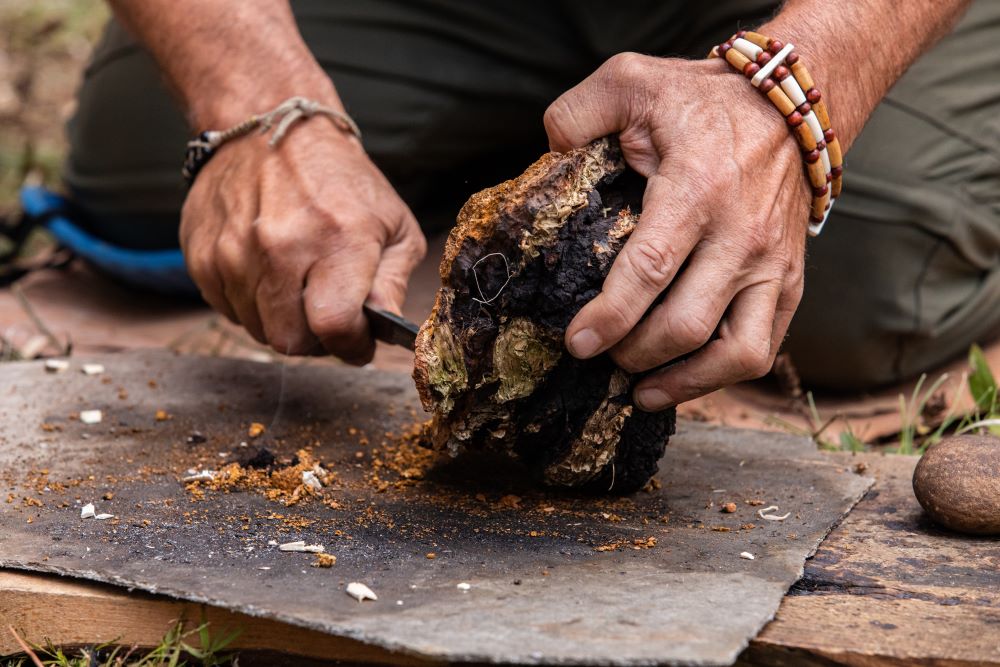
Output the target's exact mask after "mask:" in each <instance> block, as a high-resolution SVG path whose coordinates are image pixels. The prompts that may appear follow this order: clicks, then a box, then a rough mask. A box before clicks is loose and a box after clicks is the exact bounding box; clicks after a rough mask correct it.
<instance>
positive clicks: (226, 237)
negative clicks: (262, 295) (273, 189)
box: [215, 199, 267, 343]
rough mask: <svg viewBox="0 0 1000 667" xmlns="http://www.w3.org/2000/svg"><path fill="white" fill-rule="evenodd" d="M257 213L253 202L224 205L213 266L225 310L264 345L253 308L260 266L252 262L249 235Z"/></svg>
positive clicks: (256, 312)
mask: <svg viewBox="0 0 1000 667" xmlns="http://www.w3.org/2000/svg"><path fill="white" fill-rule="evenodd" d="M257 212H258V209H257V201H256V199H254V200H252V202H250V203H248V202H243V201H242V200H234V201H232V202H230V203H229V204H228V205H227V206H226V213H225V215H226V220H227V224H226V225H225V227H223V229H222V231H221V232H220V233H219V236H218V238H217V239H216V240H215V263H216V266H217V267H218V269H219V275H220V277H221V279H222V285H223V293H224V294H225V297H226V302H227V303H228V305H229V308H230V309H231V310H232V311H233V313H234V314H235V315H236V319H237V321H238V322H239V323H240V324H242V325H243V327H244V328H245V329H246V330H247V331H248V332H249V333H250V335H251V336H253V337H254V339H256V340H257V341H258V342H260V343H264V342H266V341H267V337H266V334H265V332H264V327H263V323H262V321H261V317H260V312H259V310H258V308H257V287H258V285H259V283H260V280H261V269H262V267H261V266H260V263H259V262H257V261H254V256H253V253H254V246H253V241H252V239H251V238H250V233H249V230H250V228H251V226H252V225H253V224H254V223H253V222H251V221H254V220H256V219H257Z"/></svg>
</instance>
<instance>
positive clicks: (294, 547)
mask: <svg viewBox="0 0 1000 667" xmlns="http://www.w3.org/2000/svg"><path fill="white" fill-rule="evenodd" d="M278 549H279V550H280V551H298V552H304V553H310V554H321V553H323V552H324V551H326V548H325V547H324V546H323V545H322V544H306V543H305V541H304V540H298V541H296V542H285V543H284V544H279V545H278Z"/></svg>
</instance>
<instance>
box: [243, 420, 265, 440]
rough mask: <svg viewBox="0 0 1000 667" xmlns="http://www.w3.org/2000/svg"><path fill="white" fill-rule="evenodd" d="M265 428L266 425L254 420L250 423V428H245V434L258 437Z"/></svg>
mask: <svg viewBox="0 0 1000 667" xmlns="http://www.w3.org/2000/svg"><path fill="white" fill-rule="evenodd" d="M266 430H267V427H266V426H264V425H263V424H261V423H260V422H254V423H252V424H250V428H248V429H247V435H248V436H250V437H251V438H258V437H260V436H261V435H263V434H264V431H266Z"/></svg>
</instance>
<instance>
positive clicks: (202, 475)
mask: <svg viewBox="0 0 1000 667" xmlns="http://www.w3.org/2000/svg"><path fill="white" fill-rule="evenodd" d="M213 479H215V471H214V470H199V471H198V472H195V473H193V474H190V475H187V476H185V477H181V481H182V482H211V481H212V480H213Z"/></svg>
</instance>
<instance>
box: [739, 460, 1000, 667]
mask: <svg viewBox="0 0 1000 667" xmlns="http://www.w3.org/2000/svg"><path fill="white" fill-rule="evenodd" d="M830 456H831V459H832V460H837V461H841V462H843V463H844V465H845V466H850V467H853V466H855V465H857V464H858V463H862V464H863V465H864V466H866V468H867V470H866V474H874V475H875V477H876V480H877V481H876V483H875V486H874V487H873V488H872V490H871V491H870V492H869V493H868V495H867V496H866V497H865V499H864V500H863V501H862V502H860V503H859V504H858V505H857V506H856V507H855V508H854V510H852V511H851V513H850V514H849V515H848V517H847V518H846V519H845V520H844V521H843V522H842V523H841V525H840V526H838V527H837V528H836V529H834V531H833V532H832V533H830V535H829V536H828V537H827V538H826V540H825V541H824V542H823V544H822V545H821V546H820V548H819V551H817V553H816V555H815V556H814V557H813V558H811V559H810V560H809V561H807V563H806V568H805V574H804V575H803V577H802V579H801V580H800V581H799V582H798V583H797V584H796V585H795V586H794V587H793V588H792V590H791V592H790V593H789V595H787V596H786V597H785V599H784V601H783V602H782V605H781V608H780V609H779V611H778V615H777V617H776V618H775V620H774V621H773V622H771V623H770V624H769V625H768V626H767V627H766V628H765V629H764V631H763V632H762V633H761V635H760V636H759V637H758V638H757V639H756V640H755V641H754V642H753V643H752V645H751V648H750V649H749V650H748V651H747V652H746V653H745V654H744V660H745V661H746V662H747V663H750V664H769V665H785V664H816V665H828V664H844V665H858V666H859V667H862V666H863V667H868V666H869V665H882V664H886V665H888V664H899V663H903V664H913V665H916V664H920V665H972V664H1000V539H996V538H992V539H990V538H969V537H963V536H959V535H955V534H952V533H949V532H946V531H944V530H941V529H938V528H937V527H935V526H934V525H933V524H931V523H930V522H929V521H928V520H927V518H926V517H925V515H924V514H923V512H922V510H921V509H920V506H919V505H918V504H917V501H916V499H915V498H914V496H913V491H912V487H911V483H910V480H911V477H912V475H913V467H914V466H915V465H916V462H917V458H916V457H913V456H894V455H885V456H882V455H876V454H869V455H855V456H852V455H848V454H834V455H830Z"/></svg>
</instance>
